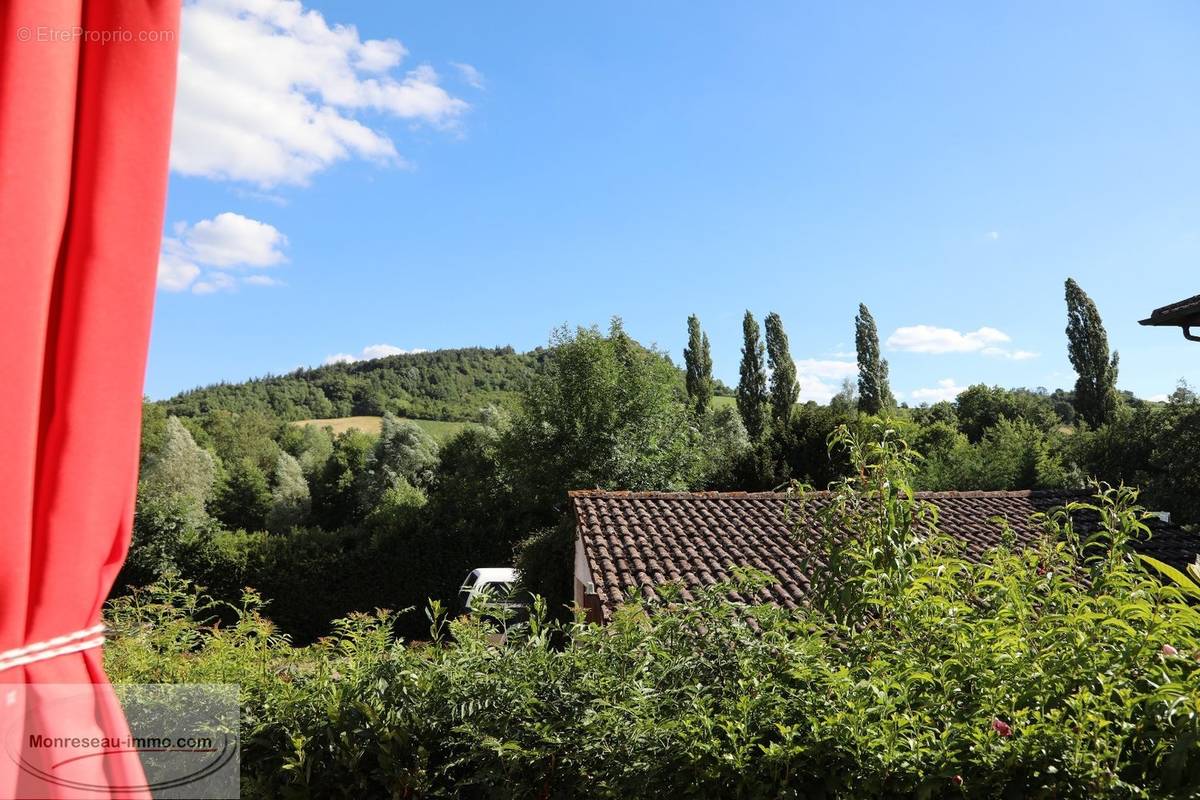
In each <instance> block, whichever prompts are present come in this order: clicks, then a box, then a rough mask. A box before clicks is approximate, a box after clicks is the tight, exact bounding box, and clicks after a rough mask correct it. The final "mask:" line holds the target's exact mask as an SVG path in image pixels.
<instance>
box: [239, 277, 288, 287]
mask: <svg viewBox="0 0 1200 800" xmlns="http://www.w3.org/2000/svg"><path fill="white" fill-rule="evenodd" d="M242 283H248V284H250V285H251V286H283V281H281V280H279V279H278V278H272V277H271V276H270V275H247V276H246V277H245V278H242Z"/></svg>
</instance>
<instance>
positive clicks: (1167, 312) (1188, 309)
mask: <svg viewBox="0 0 1200 800" xmlns="http://www.w3.org/2000/svg"><path fill="white" fill-rule="evenodd" d="M1189 322H1190V323H1191V324H1193V325H1195V324H1197V323H1198V322H1200V294H1198V295H1196V296H1195V297H1189V298H1188V299H1187V300H1180V301H1179V302H1178V303H1172V304H1171V305H1169V306H1163V307H1162V308H1156V309H1154V311H1153V313H1151V314H1150V316H1149V317H1148V318H1147V319H1144V320H1142V321H1141V324H1142V325H1183V324H1186V323H1189Z"/></svg>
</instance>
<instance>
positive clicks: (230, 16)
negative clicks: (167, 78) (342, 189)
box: [171, 0, 468, 187]
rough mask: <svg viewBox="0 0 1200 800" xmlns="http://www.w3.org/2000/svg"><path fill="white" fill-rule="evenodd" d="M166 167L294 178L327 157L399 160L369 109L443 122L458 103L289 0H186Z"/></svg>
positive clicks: (387, 47)
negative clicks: (370, 120)
mask: <svg viewBox="0 0 1200 800" xmlns="http://www.w3.org/2000/svg"><path fill="white" fill-rule="evenodd" d="M181 29H182V37H181V41H180V56H179V78H178V81H179V83H178V90H177V93H176V99H175V127H174V130H175V133H174V138H173V140H172V142H171V166H172V168H173V169H174V170H175V171H176V172H179V173H181V174H184V175H199V176H204V177H208V178H214V179H222V180H238V181H248V182H251V183H255V184H258V185H259V186H260V187H270V186H275V185H278V184H304V183H307V182H308V180H309V178H311V177H312V175H313V174H315V173H317V172H319V171H321V170H323V169H325V168H327V167H329V166H330V165H332V164H334V163H335V162H338V161H342V160H345V159H349V158H362V159H367V160H371V161H376V162H380V163H392V164H402V163H403V159H402V158H401V157H400V156H399V155H398V153H397V152H396V147H395V145H394V143H393V142H392V140H391V139H390V138H389V137H388V136H387V134H386V133H384V132H381V131H380V130H378V129H377V128H374V127H370V126H368V125H367V124H364V123H363V122H362V121H360V120H359V119H358V118H357V115H358V114H360V113H361V112H368V111H369V112H376V113H379V114H384V115H388V116H392V117H396V118H399V119H403V120H409V121H412V122H420V123H426V124H429V125H432V126H434V127H438V128H449V127H453V126H454V124H455V123H456V121H457V120H458V119H459V118H460V117H461V116H462V114H463V113H465V112H466V110H467V108H468V105H467V103H466V102H465V101H463V100H461V99H459V98H456V97H453V96H451V95H450V94H449V93H448V92H446V90H445V89H443V88H441V86H439V85H438V80H439V79H438V75H437V73H436V72H435V71H434V69H433V68H432V67H430V66H428V65H418V66H415V67H413V68H411V69H409V70H407V71H406V72H404V73H403V74H400V73H398V72H395V71H396V70H397V69H398V67H399V66H400V64H401V62H402V60H403V59H404V57H405V56H406V55H407V50H406V49H405V48H404V45H402V44H401V43H400V42H398V41H396V40H395V39H368V40H363V39H361V38H360V37H359V34H358V31H357V30H356V29H355V28H354V26H352V25H337V24H335V25H332V26H331V25H330V24H329V23H327V22H326V20H325V18H324V17H323V16H322V15H321V14H320V13H319V12H317V11H314V10H311V9H305V8H304V6H303V5H302V4H301V3H300V2H298V0H191V2H188V3H187V4H186V5H185V6H184V10H183V21H182V23H181Z"/></svg>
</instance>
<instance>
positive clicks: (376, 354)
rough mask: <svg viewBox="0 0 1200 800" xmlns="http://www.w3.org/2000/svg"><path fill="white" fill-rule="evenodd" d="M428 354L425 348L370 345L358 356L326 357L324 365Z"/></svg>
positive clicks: (334, 355) (336, 354)
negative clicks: (406, 348)
mask: <svg viewBox="0 0 1200 800" xmlns="http://www.w3.org/2000/svg"><path fill="white" fill-rule="evenodd" d="M426 352H428V351H427V350H426V349H425V348H423V347H415V348H413V349H412V350H405V349H404V348H402V347H396V345H394V344H369V345H367V346H366V347H364V348H363V349H362V352H361V353H359V354H358V355H352V354H350V353H334V354H333V355H331V356H326V357H325V360H324V361H323V362H321V363H323V364H353V363H354V362H355V361H370V360H371V359H374V358H387V357H388V356H403V355H408V354H409V353H426Z"/></svg>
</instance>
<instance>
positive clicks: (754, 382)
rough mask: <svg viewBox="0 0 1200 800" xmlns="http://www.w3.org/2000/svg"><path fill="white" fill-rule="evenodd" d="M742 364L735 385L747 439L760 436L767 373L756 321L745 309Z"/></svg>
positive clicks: (764, 415)
mask: <svg viewBox="0 0 1200 800" xmlns="http://www.w3.org/2000/svg"><path fill="white" fill-rule="evenodd" d="M742 339H743V341H742V367H741V375H740V380H739V381H738V387H737V407H738V413H739V414H741V415H742V424H744V425H745V426H746V433H747V434H749V436H750V440H751V441H757V440H759V439H761V438H762V435H763V431H764V430H765V429H766V422H767V373H766V369H765V367H764V365H763V354H764V351H763V344H762V339H761V338H760V336H759V330H758V322H756V321H755V319H754V315H753V314H751V313H750V312H749V311H747V312H746V316H745V317H744V318H743V319H742Z"/></svg>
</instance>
